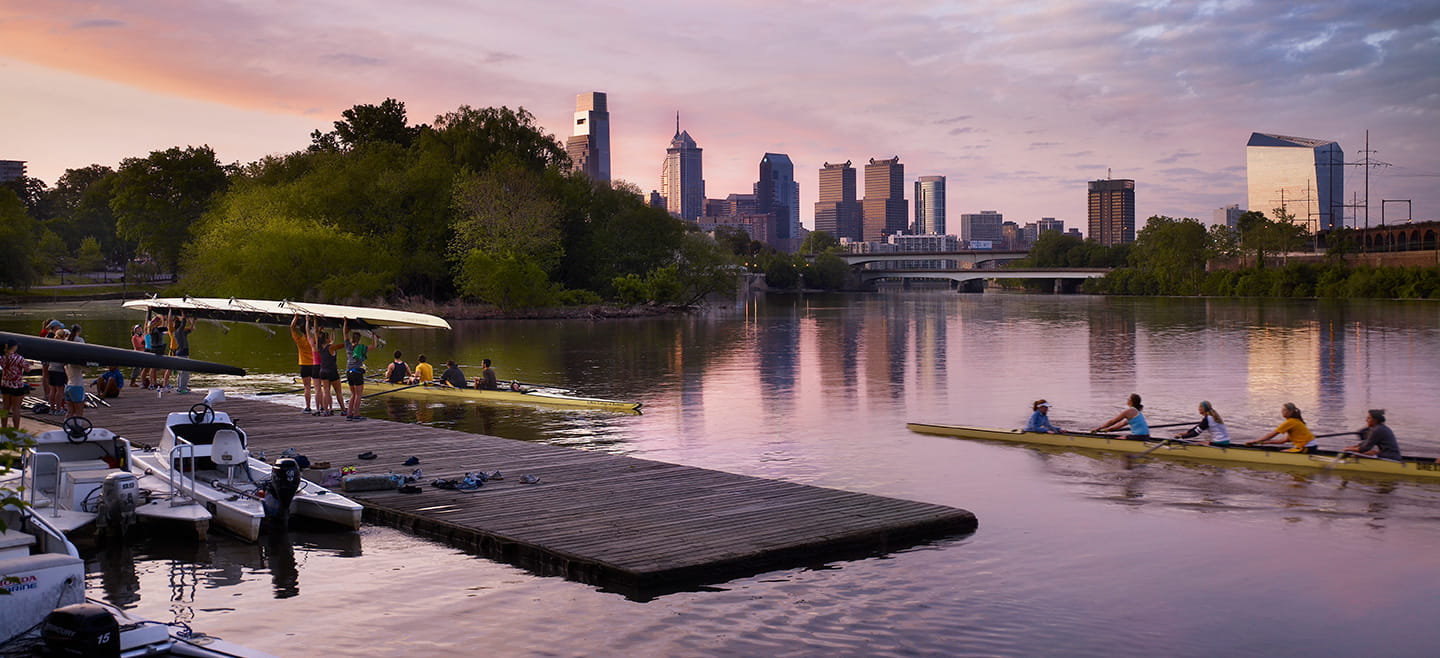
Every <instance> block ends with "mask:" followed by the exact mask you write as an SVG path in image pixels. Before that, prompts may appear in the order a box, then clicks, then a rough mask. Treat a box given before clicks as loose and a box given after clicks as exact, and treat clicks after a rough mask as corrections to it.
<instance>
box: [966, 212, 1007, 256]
mask: <svg viewBox="0 0 1440 658" xmlns="http://www.w3.org/2000/svg"><path fill="white" fill-rule="evenodd" d="M1004 223H1005V215H1003V214H1000V213H998V212H995V211H994V210H982V211H980V212H978V213H961V215H960V239H961V240H964V241H965V242H967V243H969V242H971V241H976V242H990V243H998V242H1001V241H1003V240H1004V239H1005V233H1004V229H1003V228H1002V225H1003V224H1004ZM991 246H992V247H993V246H996V245H994V244H992V245H991ZM972 248H973V247H972Z"/></svg>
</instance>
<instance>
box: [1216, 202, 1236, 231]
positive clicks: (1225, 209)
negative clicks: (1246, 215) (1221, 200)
mask: <svg viewBox="0 0 1440 658" xmlns="http://www.w3.org/2000/svg"><path fill="white" fill-rule="evenodd" d="M1242 212H1243V211H1242V210H1240V204H1238V203H1232V204H1230V205H1228V206H1221V207H1219V208H1216V209H1215V212H1214V213H1213V215H1212V216H1211V222H1210V223H1212V224H1214V225H1216V226H1229V227H1230V228H1235V227H1237V226H1239V225H1240V215H1241V214H1242Z"/></svg>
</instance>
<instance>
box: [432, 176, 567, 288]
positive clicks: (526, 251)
mask: <svg viewBox="0 0 1440 658" xmlns="http://www.w3.org/2000/svg"><path fill="white" fill-rule="evenodd" d="M455 209H456V211H457V216H456V218H455V225H454V231H455V238H454V240H453V241H452V242H451V247H450V249H451V252H452V253H453V254H454V255H455V257H456V259H457V260H460V259H463V258H468V255H469V254H470V253H471V252H473V251H481V252H484V253H486V254H490V255H492V256H497V257H498V256H513V257H516V258H518V259H520V260H523V261H524V262H526V263H527V264H534V265H536V266H538V267H539V268H540V270H541V272H543V273H546V276H547V279H548V272H550V270H551V269H552V268H554V267H555V266H556V265H557V264H558V263H559V261H560V259H561V258H562V257H563V256H564V255H565V252H564V248H563V247H562V245H561V237H562V236H561V234H560V228H559V221H560V209H559V207H558V204H557V203H556V202H555V200H554V199H553V198H551V197H550V195H549V194H547V193H546V190H545V189H544V188H543V186H542V181H541V176H540V174H538V173H535V172H531V171H527V170H526V169H524V168H522V167H520V166H519V165H518V164H516V163H513V162H505V163H503V164H497V166H496V167H494V168H492V169H490V170H488V171H486V172H484V173H479V174H467V175H461V176H460V177H459V178H457V179H456V180H455Z"/></svg>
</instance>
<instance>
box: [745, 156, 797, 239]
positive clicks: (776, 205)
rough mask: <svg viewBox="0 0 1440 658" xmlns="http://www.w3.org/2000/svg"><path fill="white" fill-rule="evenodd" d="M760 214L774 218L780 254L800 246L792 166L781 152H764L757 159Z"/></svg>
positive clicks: (757, 191) (756, 190)
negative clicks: (758, 164) (758, 159)
mask: <svg viewBox="0 0 1440 658" xmlns="http://www.w3.org/2000/svg"><path fill="white" fill-rule="evenodd" d="M755 197H756V199H757V200H758V201H759V203H760V208H759V210H760V212H761V213H768V214H770V215H773V216H774V221H772V222H771V223H770V225H771V226H773V227H774V228H775V244H772V245H771V246H772V247H775V248H776V249H780V250H781V251H794V250H795V249H797V248H799V247H800V244H799V242H798V241H796V238H798V237H799V236H800V185H799V184H798V183H796V182H795V165H794V164H793V163H791V162H790V156H788V155H785V154H784V153H766V154H765V155H764V156H763V157H761V158H760V180H759V181H757V182H756V183H755Z"/></svg>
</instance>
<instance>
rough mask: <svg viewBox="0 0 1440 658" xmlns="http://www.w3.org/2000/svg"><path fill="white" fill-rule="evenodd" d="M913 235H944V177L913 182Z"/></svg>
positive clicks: (932, 177)
mask: <svg viewBox="0 0 1440 658" xmlns="http://www.w3.org/2000/svg"><path fill="white" fill-rule="evenodd" d="M915 234H916V235H945V177H944V176H921V177H920V178H918V179H916V181H915Z"/></svg>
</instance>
